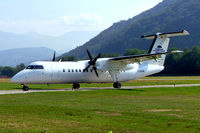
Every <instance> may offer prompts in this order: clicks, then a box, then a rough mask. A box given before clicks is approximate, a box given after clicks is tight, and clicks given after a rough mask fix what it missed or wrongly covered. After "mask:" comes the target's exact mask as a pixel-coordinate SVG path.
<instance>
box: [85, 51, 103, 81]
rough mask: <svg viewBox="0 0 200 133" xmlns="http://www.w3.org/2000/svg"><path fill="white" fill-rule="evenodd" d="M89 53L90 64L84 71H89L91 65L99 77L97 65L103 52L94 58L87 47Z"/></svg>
mask: <svg viewBox="0 0 200 133" xmlns="http://www.w3.org/2000/svg"><path fill="white" fill-rule="evenodd" d="M87 54H88V56H89V58H90V61H88V66H87V67H86V68H85V69H84V71H86V70H87V71H88V68H89V67H90V66H92V69H93V70H94V71H95V74H96V76H97V77H99V74H98V72H97V67H96V61H97V59H98V58H100V57H101V53H99V54H98V56H96V57H95V58H94V59H93V58H92V55H91V54H90V52H89V50H88V49H87Z"/></svg>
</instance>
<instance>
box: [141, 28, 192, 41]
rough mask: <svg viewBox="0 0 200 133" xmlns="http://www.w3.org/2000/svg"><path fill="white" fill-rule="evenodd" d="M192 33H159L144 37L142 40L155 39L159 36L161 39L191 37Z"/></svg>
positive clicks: (184, 31)
mask: <svg viewBox="0 0 200 133" xmlns="http://www.w3.org/2000/svg"><path fill="white" fill-rule="evenodd" d="M189 34H190V33H189V32H188V31H186V30H182V31H180V32H170V33H157V34H154V35H143V36H142V37H141V38H144V39H154V38H155V37H156V36H157V35H159V36H160V37H173V36H184V35H189Z"/></svg>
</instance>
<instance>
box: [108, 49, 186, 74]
mask: <svg viewBox="0 0 200 133" xmlns="http://www.w3.org/2000/svg"><path fill="white" fill-rule="evenodd" d="M181 52H183V51H179V50H175V51H171V52H163V53H155V54H142V55H131V56H121V57H114V58H109V60H108V64H109V65H108V68H107V69H109V68H111V69H118V70H122V69H123V68H124V67H125V66H126V65H128V64H133V63H140V62H142V61H147V60H156V59H159V58H161V55H167V54H172V53H181Z"/></svg>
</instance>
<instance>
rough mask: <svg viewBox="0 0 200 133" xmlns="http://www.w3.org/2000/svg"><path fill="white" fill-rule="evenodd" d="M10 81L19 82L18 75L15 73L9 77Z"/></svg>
mask: <svg viewBox="0 0 200 133" xmlns="http://www.w3.org/2000/svg"><path fill="white" fill-rule="evenodd" d="M11 82H13V83H18V82H19V76H17V75H15V76H13V77H12V78H11Z"/></svg>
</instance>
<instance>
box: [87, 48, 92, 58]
mask: <svg viewBox="0 0 200 133" xmlns="http://www.w3.org/2000/svg"><path fill="white" fill-rule="evenodd" d="M87 53H88V56H89V58H90V60H92V56H91V54H90V52H89V50H88V49H87Z"/></svg>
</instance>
